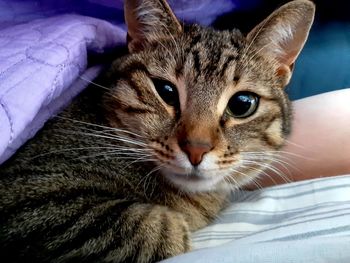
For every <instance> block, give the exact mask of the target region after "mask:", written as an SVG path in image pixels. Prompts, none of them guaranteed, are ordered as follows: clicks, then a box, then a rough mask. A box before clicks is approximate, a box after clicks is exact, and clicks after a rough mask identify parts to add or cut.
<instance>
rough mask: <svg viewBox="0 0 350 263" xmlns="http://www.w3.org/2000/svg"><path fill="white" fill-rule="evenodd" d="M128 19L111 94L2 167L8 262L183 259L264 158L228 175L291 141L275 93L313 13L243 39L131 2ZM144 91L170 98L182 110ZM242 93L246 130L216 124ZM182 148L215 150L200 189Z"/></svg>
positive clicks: (77, 105)
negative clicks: (251, 104)
mask: <svg viewBox="0 0 350 263" xmlns="http://www.w3.org/2000/svg"><path fill="white" fill-rule="evenodd" d="M125 13H126V21H127V24H128V30H129V33H128V34H129V35H128V48H129V51H130V54H128V55H127V56H124V57H122V58H119V59H117V60H116V61H115V62H114V63H113V66H112V68H111V69H110V70H109V72H108V73H107V74H106V76H105V78H104V83H105V84H104V85H105V86H106V87H108V89H109V90H108V91H105V90H103V89H96V87H90V88H88V89H87V90H86V91H84V92H83V93H82V94H81V95H80V96H79V97H78V98H77V99H76V100H75V101H74V102H73V104H72V105H71V106H70V107H68V109H66V110H65V111H64V112H63V113H62V114H61V115H60V117H58V118H55V119H53V120H51V121H49V122H48V123H47V124H46V125H45V127H44V128H43V129H42V130H41V131H40V132H39V133H38V134H37V136H36V137H35V138H34V139H32V140H31V141H30V142H29V143H27V144H26V145H25V146H24V147H22V149H21V150H20V151H19V152H18V153H17V154H16V155H15V156H14V157H13V158H12V159H10V160H9V161H7V162H6V163H5V164H4V165H3V166H2V167H1V168H0V173H1V178H0V180H1V184H0V255H1V256H2V260H3V262H154V261H158V260H161V259H164V258H168V257H171V256H174V255H178V254H180V253H183V252H186V251H189V250H190V247H191V244H190V232H191V231H194V230H196V229H199V228H201V227H204V226H206V225H207V224H208V223H209V222H211V221H212V220H213V219H214V218H215V216H216V215H217V213H218V212H219V211H220V210H221V209H222V207H224V205H225V203H226V196H227V194H228V191H227V190H225V189H226V188H225V187H224V186H225V185H227V184H231V187H233V188H237V187H239V186H242V185H244V184H245V183H247V182H250V181H251V180H253V179H254V178H255V177H256V176H257V173H258V172H257V171H260V170H261V168H262V165H264V164H265V163H266V161H267V159H263V161H260V162H257V161H255V162H254V163H253V164H251V165H241V166H240V167H239V170H237V171H239V172H236V171H235V170H233V169H232V167H233V166H235V165H240V164H243V163H244V162H243V161H244V158H245V155H244V154H245V153H246V154H248V152H258V153H266V154H267V153H269V152H273V151H275V150H277V149H278V148H280V147H281V146H282V145H283V143H284V139H285V137H286V136H287V135H288V133H289V131H290V116H291V108H290V103H289V101H288V99H287V96H286V94H285V92H284V90H283V87H284V86H285V85H286V84H287V83H288V81H289V78H290V75H291V69H292V66H293V64H294V61H295V59H296V57H297V55H298V53H299V51H300V49H301V48H302V46H303V44H304V41H305V39H306V37H307V33H308V30H309V28H310V25H311V23H312V19H313V13H314V6H313V4H312V3H311V2H309V1H306V0H296V1H293V2H291V3H290V4H287V5H285V6H283V7H282V8H280V9H279V10H278V11H276V12H275V13H273V15H271V16H270V17H269V18H268V19H267V20H265V21H263V22H262V23H261V24H260V25H258V26H257V27H256V28H255V29H253V31H252V32H251V33H250V34H248V36H243V35H242V34H241V33H240V32H239V31H238V30H234V31H222V32H218V31H215V30H213V29H210V28H203V27H201V26H198V25H190V26H181V25H180V23H179V22H178V21H177V20H176V18H175V17H174V15H173V14H172V12H171V10H170V8H169V6H168V5H167V3H166V2H165V1H163V0H160V1H157V0H139V1H136V0H130V1H126V12H125ZM288 27H290V28H291V30H290V32H289V33H288V32H287V33H285V32H283V29H284V28H288ZM287 31H288V30H287ZM276 32H277V33H276ZM298 32H300V33H298ZM283 34H284V35H283ZM293 36H296V37H293ZM278 38H280V39H279V40H278ZM282 38H283V39H282ZM288 38H290V40H288ZM276 39H277V40H276ZM281 39H282V40H283V41H282V40H281ZM274 40H276V41H275V42H274ZM279 41H282V42H283V45H279V44H280V42H279ZM291 42H292V43H291ZM271 44H272V45H271ZM271 46H272V47H273V48H271ZM281 47H282V51H285V52H284V53H283V52H281V51H278V50H277V49H278V48H281ZM277 51H278V52H277ZM282 53H283V54H282ZM152 78H157V79H165V80H168V81H170V82H172V83H173V84H174V85H175V86H176V87H177V89H178V92H179V101H180V106H179V109H175V108H174V107H171V106H169V105H167V104H166V103H165V102H163V100H162V99H161V97H160V96H159V95H158V94H157V92H156V90H155V88H154V86H153V84H152V80H151V79H152ZM240 90H245V91H252V92H254V93H256V94H258V95H259V96H260V103H259V108H258V110H257V112H256V113H254V114H253V115H252V116H250V117H248V118H244V119H236V118H233V117H231V116H229V115H228V114H227V112H226V111H225V109H226V105H227V102H228V100H229V98H230V97H231V96H232V95H233V94H235V93H236V92H237V91H240ZM181 140H187V141H195V142H197V141H199V142H205V143H210V144H211V145H212V146H213V147H212V149H211V150H210V152H209V153H207V154H206V155H208V156H211V157H210V158H214V159H212V160H215V162H214V163H213V164H210V165H212V167H214V168H215V169H212V170H210V169H209V170H210V171H208V172H207V171H204V170H203V175H204V177H203V178H204V179H203V178H202V177H201V176H202V173H200V172H198V171H201V170H196V169H194V171H195V172H193V173H191V174H189V175H187V176H184V175H183V174H184V170H186V169H184V168H183V167H182V168H181V167H179V165H180V166H181V165H182V161H181V162H179V159H178V156H185V155H183V152H182V150H181V148H180V146H179V141H181ZM205 158H207V157H205ZM208 158H209V157H208ZM180 159H181V158H180ZM130 160H131V161H130ZM148 161H149V162H148ZM183 162H187V164H188V161H186V160H185V161H183ZM203 163H205V160H204V159H203ZM200 167H201V166H198V169H200ZM158 170H159V172H158ZM178 170H179V171H178ZM173 171H176V173H173ZM185 175H186V174H185ZM181 177H185V178H182V179H181V180H182V181H181V180H180V182H179V181H176V180H177V179H176V178H181ZM174 178H175V179H174ZM217 178H219V179H217ZM205 180H208V183H207V185H205V186H201V187H199V186H198V185H200V182H203V181H205ZM205 182H207V181H205ZM197 186H198V187H197Z"/></svg>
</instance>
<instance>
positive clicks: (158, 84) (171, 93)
mask: <svg viewBox="0 0 350 263" xmlns="http://www.w3.org/2000/svg"><path fill="white" fill-rule="evenodd" d="M153 83H154V86H155V88H156V90H157V92H158V94H159V96H160V97H161V98H162V99H163V100H164V102H165V103H167V104H169V105H170V106H178V94H177V90H176V88H175V87H174V86H173V85H172V84H171V83H169V82H168V81H165V80H160V79H153Z"/></svg>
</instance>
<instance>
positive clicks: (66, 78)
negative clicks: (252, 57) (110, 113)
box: [0, 0, 235, 164]
mask: <svg viewBox="0 0 350 263" xmlns="http://www.w3.org/2000/svg"><path fill="white" fill-rule="evenodd" d="M170 3H171V4H172V5H173V7H174V9H175V12H176V13H177V14H178V16H180V17H181V19H185V20H192V21H197V22H200V23H202V24H209V23H211V22H212V21H213V20H214V19H215V18H216V17H217V16H218V15H220V14H222V13H224V12H228V11H230V10H232V9H233V8H234V6H235V5H234V3H233V1H230V0H218V1H215V3H214V1H210V0H200V1H185V0H181V1H170ZM122 6H123V4H122V1H117V0H104V1H97V0H78V1H68V0H63V1H49V0H41V1H23V0H22V1H21V0H16V1H6V0H0V164H1V163H2V162H4V161H6V160H7V159H8V158H9V157H10V156H11V155H12V154H13V153H14V152H15V151H16V150H17V149H18V148H19V147H20V146H21V145H22V144H23V143H25V142H26V141H27V140H28V139H29V138H31V137H32V136H34V135H35V133H36V132H37V131H38V130H39V129H40V128H41V127H42V126H43V125H44V123H45V121H46V120H47V119H49V118H50V117H51V116H53V115H54V114H56V113H57V112H58V111H59V110H60V109H61V108H62V107H63V106H64V105H66V104H67V103H68V102H69V101H70V100H71V98H73V97H74V96H75V95H76V94H78V93H79V92H80V91H81V90H82V89H83V88H84V87H86V86H87V84H88V83H87V82H86V81H83V80H82V79H88V80H91V79H93V78H94V77H96V76H97V75H98V73H99V72H100V70H101V67H99V66H98V65H95V66H93V67H90V68H87V61H88V55H89V54H90V53H91V52H95V53H96V52H99V53H102V52H105V51H106V50H107V49H109V48H111V47H114V46H116V45H119V44H124V41H125V31H124V30H125V26H124V25H123V24H122V23H123V13H122ZM72 13H74V14H72ZM77 13H78V14H79V15H77ZM83 15H84V16H83ZM86 15H89V16H94V17H99V18H105V19H109V21H111V22H113V23H114V24H117V25H118V26H116V25H112V24H111V23H109V22H106V21H103V20H100V19H96V18H92V17H87V16H86ZM82 75H84V78H79V76H82Z"/></svg>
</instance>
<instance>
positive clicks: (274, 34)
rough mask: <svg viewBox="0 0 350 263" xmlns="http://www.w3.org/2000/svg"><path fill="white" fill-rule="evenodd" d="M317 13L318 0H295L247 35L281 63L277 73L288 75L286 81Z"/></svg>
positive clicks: (262, 50) (258, 46)
mask: <svg viewBox="0 0 350 263" xmlns="http://www.w3.org/2000/svg"><path fill="white" fill-rule="evenodd" d="M314 14H315V5H314V3H312V2H311V1H309V0H295V1H292V2H289V3H287V4H285V5H283V6H282V7H280V8H279V9H277V10H276V11H275V12H273V13H272V14H271V15H270V16H269V17H267V18H266V19H265V20H264V21H262V22H261V23H260V24H259V25H257V26H256V27H255V28H254V29H253V30H252V31H251V32H250V33H249V34H248V35H247V39H248V42H249V43H250V44H251V45H254V46H255V47H256V48H257V50H259V52H265V54H266V55H267V56H270V57H272V58H274V59H275V60H276V61H277V63H279V66H278V69H277V72H276V73H277V75H283V76H285V84H288V82H289V80H290V77H291V73H292V69H293V65H294V62H295V60H296V59H297V57H298V55H299V53H300V51H301V49H302V48H303V46H304V44H305V41H306V39H307V37H308V35H309V31H310V28H311V25H312V23H313V20H314Z"/></svg>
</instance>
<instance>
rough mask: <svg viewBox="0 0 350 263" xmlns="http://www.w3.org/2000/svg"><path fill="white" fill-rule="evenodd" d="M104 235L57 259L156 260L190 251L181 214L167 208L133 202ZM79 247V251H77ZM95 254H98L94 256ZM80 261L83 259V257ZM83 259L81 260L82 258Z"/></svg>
mask: <svg viewBox="0 0 350 263" xmlns="http://www.w3.org/2000/svg"><path fill="white" fill-rule="evenodd" d="M114 226H115V227H112V228H110V231H109V233H105V234H104V238H102V236H101V237H100V240H98V241H97V240H96V241H95V242H89V244H87V246H86V248H85V249H84V247H82V248H80V249H78V250H74V251H71V253H68V254H66V255H63V256H61V258H60V259H59V261H60V262H76V261H75V260H76V259H85V260H86V261H88V262H90V261H89V260H90V258H94V262H113V263H117V262H138V263H147V262H157V261H160V260H162V259H166V258H169V257H172V256H176V255H179V254H182V253H184V252H187V251H189V250H190V231H189V226H188V224H187V222H186V221H185V219H184V217H183V215H182V214H181V213H179V212H176V211H174V210H171V209H170V208H168V207H165V206H161V205H153V204H142V203H135V204H133V205H131V206H130V207H129V208H127V209H126V210H125V211H124V212H123V213H122V215H121V216H120V217H119V218H118V220H117V221H116V222H115V223H114ZM79 250H80V251H79ZM97 255H99V256H97ZM83 261H84V260H83ZM84 262H85V261H84Z"/></svg>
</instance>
